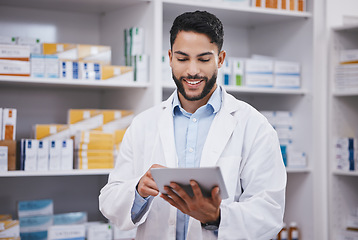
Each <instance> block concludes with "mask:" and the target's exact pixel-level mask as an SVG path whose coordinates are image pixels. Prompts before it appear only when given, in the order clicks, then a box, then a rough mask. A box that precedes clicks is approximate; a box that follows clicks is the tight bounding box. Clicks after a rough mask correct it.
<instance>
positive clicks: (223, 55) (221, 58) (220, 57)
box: [218, 50, 226, 68]
mask: <svg viewBox="0 0 358 240" xmlns="http://www.w3.org/2000/svg"><path fill="white" fill-rule="evenodd" d="M225 57H226V52H225V51H224V50H222V51H221V52H220V53H219V58H218V68H221V67H222V65H223V64H224V60H225Z"/></svg>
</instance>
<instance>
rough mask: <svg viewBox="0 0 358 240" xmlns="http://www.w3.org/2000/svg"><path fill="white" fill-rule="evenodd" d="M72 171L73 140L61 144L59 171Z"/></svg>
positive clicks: (66, 140)
mask: <svg viewBox="0 0 358 240" xmlns="http://www.w3.org/2000/svg"><path fill="white" fill-rule="evenodd" d="M71 169H73V140H72V139H65V140H62V144H61V170H71Z"/></svg>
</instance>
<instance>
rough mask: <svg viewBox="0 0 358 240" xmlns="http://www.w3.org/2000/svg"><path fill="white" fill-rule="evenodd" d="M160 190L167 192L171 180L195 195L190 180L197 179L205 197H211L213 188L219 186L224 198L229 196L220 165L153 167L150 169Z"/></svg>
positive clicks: (189, 193)
mask: <svg viewBox="0 0 358 240" xmlns="http://www.w3.org/2000/svg"><path fill="white" fill-rule="evenodd" d="M150 172H151V174H152V176H153V178H154V181H155V183H156V184H157V186H158V188H159V191H160V192H161V193H163V194H166V191H165V190H164V186H169V184H170V183H171V182H175V183H177V184H179V185H180V186H181V187H182V188H183V189H184V190H185V191H186V192H187V193H188V195H189V196H193V190H192V188H191V186H190V180H195V181H196V182H197V183H198V184H199V186H200V189H201V191H202V193H203V196H204V197H211V190H212V189H213V188H214V187H216V186H218V187H219V189H220V196H221V198H222V199H226V198H228V197H229V195H228V193H227V190H226V187H225V183H224V179H223V177H222V174H221V170H220V167H218V166H216V167H203V168H152V169H151V170H150Z"/></svg>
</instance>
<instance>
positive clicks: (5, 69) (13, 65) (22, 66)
mask: <svg viewBox="0 0 358 240" xmlns="http://www.w3.org/2000/svg"><path fill="white" fill-rule="evenodd" d="M30 73H31V71H30V61H17V60H3V59H0V75H5V76H23V77H28V76H30Z"/></svg>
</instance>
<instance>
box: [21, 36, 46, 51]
mask: <svg viewBox="0 0 358 240" xmlns="http://www.w3.org/2000/svg"><path fill="white" fill-rule="evenodd" d="M16 43H17V44H18V45H24V46H29V47H30V53H33V54H41V53H42V49H41V43H40V39H39V38H32V37H17V39H16Z"/></svg>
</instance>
